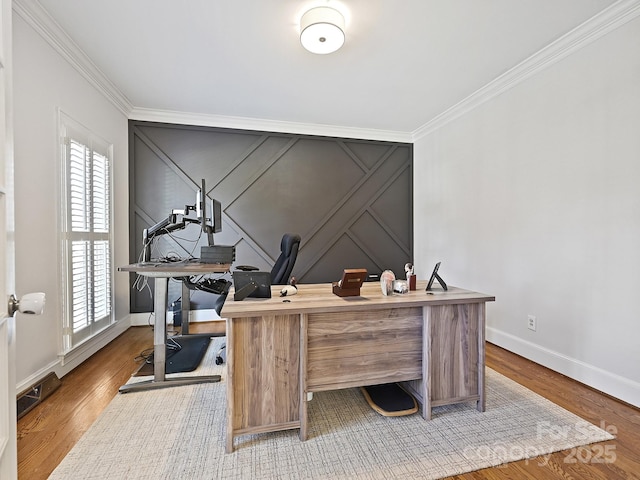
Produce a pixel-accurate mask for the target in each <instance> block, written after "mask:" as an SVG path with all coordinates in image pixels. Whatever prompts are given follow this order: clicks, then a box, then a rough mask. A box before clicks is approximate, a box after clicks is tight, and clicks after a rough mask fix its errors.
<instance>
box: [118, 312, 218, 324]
mask: <svg viewBox="0 0 640 480" xmlns="http://www.w3.org/2000/svg"><path fill="white" fill-rule="evenodd" d="M130 319H131V326H132V327H144V326H148V325H153V322H154V318H153V314H151V313H132V314H131V315H130ZM166 320H167V324H168V325H170V324H172V323H173V313H172V312H167V319H166ZM216 320H223V319H222V318H220V315H218V314H217V313H216V311H215V310H191V311H190V312H189V322H213V321H216Z"/></svg>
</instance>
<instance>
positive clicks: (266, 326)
mask: <svg viewBox="0 0 640 480" xmlns="http://www.w3.org/2000/svg"><path fill="white" fill-rule="evenodd" d="M426 283H427V282H426V281H419V282H417V290H415V291H411V292H409V293H406V294H394V295H390V296H384V295H382V292H381V289H380V285H379V283H365V284H364V285H363V286H362V288H361V296H359V297H338V296H336V295H334V294H333V293H332V287H331V285H330V284H317V285H304V284H303V285H298V293H297V294H296V295H294V296H287V297H284V298H283V297H280V296H279V289H280V288H281V287H272V298H270V299H254V298H247V299H245V300H243V301H241V302H235V301H233V300H232V296H231V295H229V297H228V299H227V301H226V302H225V305H224V307H223V308H222V312H221V316H222V317H226V319H227V320H226V328H227V379H228V381H227V437H226V451H227V453H230V452H232V451H233V449H234V438H235V437H236V436H239V435H245V434H250V433H264V432H272V431H279V430H288V429H297V428H299V429H300V439H301V440H306V438H307V428H308V425H307V394H308V393H310V392H320V391H324V390H336V389H340V388H350V387H356V386H366V385H376V384H382V383H392V382H403V386H404V387H405V388H406V389H407V390H408V391H410V392H411V393H412V394H413V395H414V396H415V397H416V399H417V400H418V402H419V403H420V404H421V406H422V416H423V417H424V418H425V419H430V418H431V410H432V408H433V407H436V406H440V405H448V404H452V403H461V402H469V401H474V402H476V407H477V409H478V410H479V411H484V409H485V388H484V368H485V347H484V341H485V303H486V302H489V301H494V300H495V297H493V296H490V295H485V294H482V293H477V292H471V291H468V290H463V289H461V288H456V287H449V290H448V291H443V290H434V291H433V292H432V293H427V292H426V291H425V287H426ZM287 300H288V302H287Z"/></svg>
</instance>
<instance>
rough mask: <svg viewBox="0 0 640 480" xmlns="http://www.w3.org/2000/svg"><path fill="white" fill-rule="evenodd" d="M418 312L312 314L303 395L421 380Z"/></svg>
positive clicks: (387, 310) (379, 311) (393, 310)
mask: <svg viewBox="0 0 640 480" xmlns="http://www.w3.org/2000/svg"><path fill="white" fill-rule="evenodd" d="M422 323H423V322H422V308H421V307H410V308H391V309H384V310H372V311H360V312H345V313H314V314H309V316H308V326H307V379H306V388H307V391H321V390H333V389H338V388H349V387H354V386H360V385H376V384H380V383H390V382H398V381H404V380H411V379H416V378H420V377H421V376H422Z"/></svg>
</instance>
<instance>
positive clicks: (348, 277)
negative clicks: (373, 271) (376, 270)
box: [332, 268, 367, 297]
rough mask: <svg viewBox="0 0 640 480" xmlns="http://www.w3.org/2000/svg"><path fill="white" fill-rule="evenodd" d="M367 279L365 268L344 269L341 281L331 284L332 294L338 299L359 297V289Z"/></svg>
mask: <svg viewBox="0 0 640 480" xmlns="http://www.w3.org/2000/svg"><path fill="white" fill-rule="evenodd" d="M365 278H367V269H366V268H345V269H344V272H343V273H342V280H340V281H339V282H333V283H332V287H333V293H334V294H335V295H337V296H339V297H359V296H360V287H361V286H362V283H363V282H364V280H365Z"/></svg>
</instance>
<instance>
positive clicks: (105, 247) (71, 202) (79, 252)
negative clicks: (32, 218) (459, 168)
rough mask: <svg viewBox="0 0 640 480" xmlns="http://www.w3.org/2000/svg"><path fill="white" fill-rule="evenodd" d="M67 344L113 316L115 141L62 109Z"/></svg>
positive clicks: (78, 340)
mask: <svg viewBox="0 0 640 480" xmlns="http://www.w3.org/2000/svg"><path fill="white" fill-rule="evenodd" d="M61 131H62V136H61V137H62V152H63V153H62V158H63V161H62V169H61V170H62V182H61V183H62V192H63V201H62V206H63V210H64V211H63V214H62V219H63V225H62V246H63V247H62V248H63V255H62V258H63V268H62V272H63V277H64V278H63V280H64V281H63V287H64V298H65V301H64V302H63V305H64V315H63V321H64V325H63V333H64V338H63V347H64V350H65V351H68V350H70V349H72V348H73V347H75V346H76V345H78V344H79V343H81V342H82V341H84V340H86V339H88V338H90V337H92V336H93V335H95V334H96V333H98V332H99V331H101V330H102V329H104V328H105V327H107V326H109V325H110V324H111V323H112V321H113V315H112V311H113V308H112V295H111V293H112V265H111V252H112V251H113V246H112V236H111V217H112V212H111V209H112V206H111V150H112V147H111V146H110V145H108V144H107V143H106V142H104V141H103V140H100V139H99V138H98V137H96V136H95V135H94V134H92V133H91V132H89V131H87V130H86V129H84V128H83V127H81V126H79V125H78V124H76V123H75V122H73V121H72V120H71V119H69V118H68V117H66V116H65V115H64V114H61Z"/></svg>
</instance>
